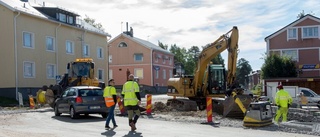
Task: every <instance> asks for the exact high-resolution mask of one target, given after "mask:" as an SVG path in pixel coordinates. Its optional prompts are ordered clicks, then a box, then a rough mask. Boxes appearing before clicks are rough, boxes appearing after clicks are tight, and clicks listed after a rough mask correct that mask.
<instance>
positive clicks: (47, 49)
mask: <svg viewBox="0 0 320 137" xmlns="http://www.w3.org/2000/svg"><path fill="white" fill-rule="evenodd" d="M48 39H52V50H51V49H49V48H48V46H50V45H48ZM46 51H50V52H55V51H56V46H55V38H54V37H51V36H46Z"/></svg>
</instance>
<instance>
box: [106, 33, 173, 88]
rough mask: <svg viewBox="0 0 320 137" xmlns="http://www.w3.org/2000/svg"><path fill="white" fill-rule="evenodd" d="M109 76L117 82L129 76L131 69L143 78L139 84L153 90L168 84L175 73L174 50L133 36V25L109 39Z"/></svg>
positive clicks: (121, 81)
mask: <svg viewBox="0 0 320 137" xmlns="http://www.w3.org/2000/svg"><path fill="white" fill-rule="evenodd" d="M108 49H109V78H113V79H115V82H116V85H123V84H124V83H125V82H126V80H127V71H130V73H131V74H134V75H135V77H137V78H139V84H140V85H143V86H147V87H149V88H150V90H156V91H157V90H158V89H159V88H160V87H166V86H167V81H168V79H169V78H170V77H172V71H173V66H174V60H173V59H174V54H172V53H170V52H169V51H167V50H164V49H162V48H160V47H159V46H157V45H155V44H153V43H151V42H149V41H146V40H143V39H139V38H136V37H134V36H133V31H132V28H131V30H130V31H126V32H124V33H122V34H120V35H118V36H116V37H115V38H113V39H112V40H111V41H110V42H109V46H108Z"/></svg>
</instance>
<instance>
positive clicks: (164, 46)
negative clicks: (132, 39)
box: [158, 41, 168, 50]
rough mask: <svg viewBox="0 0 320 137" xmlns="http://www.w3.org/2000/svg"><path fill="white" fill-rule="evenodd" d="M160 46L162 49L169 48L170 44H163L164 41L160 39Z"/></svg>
mask: <svg viewBox="0 0 320 137" xmlns="http://www.w3.org/2000/svg"><path fill="white" fill-rule="evenodd" d="M158 46H159V47H160V48H162V49H165V50H168V45H167V44H163V43H162V42H160V41H158Z"/></svg>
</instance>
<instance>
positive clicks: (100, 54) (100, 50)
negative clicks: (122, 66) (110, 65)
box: [97, 47, 104, 59]
mask: <svg viewBox="0 0 320 137" xmlns="http://www.w3.org/2000/svg"><path fill="white" fill-rule="evenodd" d="M97 58H98V59H103V58H104V52H103V48H102V47H97Z"/></svg>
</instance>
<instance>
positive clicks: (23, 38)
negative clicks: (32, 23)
mask: <svg viewBox="0 0 320 137" xmlns="http://www.w3.org/2000/svg"><path fill="white" fill-rule="evenodd" d="M25 34H30V43H28V44H30V46H27V44H26V39H25ZM22 46H23V47H24V48H30V49H34V33H32V32H28V31H23V32H22Z"/></svg>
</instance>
